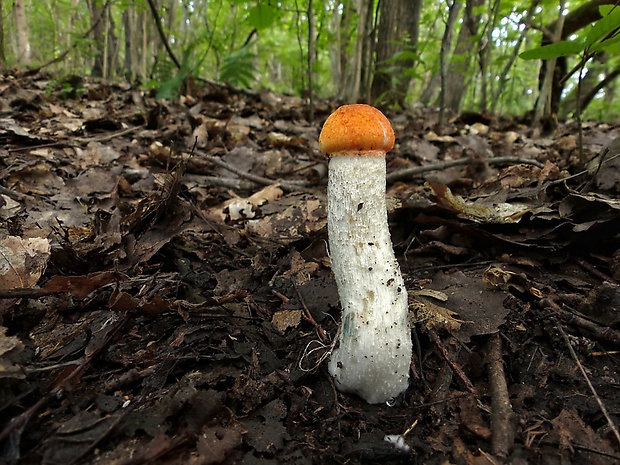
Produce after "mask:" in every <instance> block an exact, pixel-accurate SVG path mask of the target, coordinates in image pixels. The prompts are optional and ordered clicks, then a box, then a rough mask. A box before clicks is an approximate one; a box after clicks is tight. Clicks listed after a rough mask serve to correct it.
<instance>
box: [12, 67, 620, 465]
mask: <svg viewBox="0 0 620 465" xmlns="http://www.w3.org/2000/svg"><path fill="white" fill-rule="evenodd" d="M0 82H1V84H0V111H1V112H2V116H1V118H0V142H1V146H0V147H2V148H1V149H0V167H1V171H0V194H1V196H0V297H1V299H0V323H1V325H0V462H2V463H7V464H39V463H44V464H62V465H69V464H80V463H89V464H115V465H120V464H123V465H129V464H209V465H216V464H232V463H237V464H247V465H250V464H265V465H268V464H281V463H290V464H299V465H304V464H345V463H346V464H372V463H381V464H429V465H434V464H436V465H440V464H475V465H480V464H500V463H510V464H515V465H520V464H544V465H555V464H558V465H559V464H562V465H568V464H589V465H597V464H620V445H619V442H618V440H619V437H618V430H617V427H616V425H617V424H618V419H619V418H620V395H619V391H620V365H619V361H620V354H619V352H618V351H619V350H620V288H619V287H618V281H619V280H620V241H619V239H620V237H619V232H620V201H619V200H617V199H618V192H619V191H620V158H619V157H618V155H619V154H620V143H618V142H615V141H617V140H620V139H617V138H618V136H619V135H620V128H619V127H616V126H613V125H608V124H603V123H598V122H585V123H583V125H582V127H583V132H582V133H581V134H580V132H579V127H578V125H577V124H576V123H574V122H566V123H559V124H558V125H557V126H555V127H553V128H550V129H549V128H548V129H549V132H548V133H541V132H540V131H535V130H532V129H531V128H530V127H529V125H527V124H524V123H523V122H520V121H518V120H515V119H514V118H497V119H491V118H489V117H487V116H484V115H476V114H464V115H460V116H459V117H458V118H453V119H450V120H449V122H447V123H446V124H445V125H444V126H442V127H439V126H438V114H437V112H436V110H434V109H432V108H426V107H422V106H419V107H418V106H416V107H413V108H410V109H408V110H407V111H403V110H399V111H393V112H392V111H389V110H388V111H387V112H386V113H387V115H388V117H389V118H390V120H391V121H392V124H393V125H394V128H395V132H396V138H397V144H396V147H395V149H394V150H393V151H392V152H391V153H389V154H388V173H389V176H388V197H389V205H390V227H391V231H392V240H393V243H394V248H395V250H396V254H397V256H398V259H399V262H400V264H401V268H402V271H403V274H404V277H405V282H406V283H407V287H408V291H409V297H410V307H411V321H412V322H413V325H414V341H415V344H414V346H415V351H414V352H415V353H414V357H413V360H412V365H411V384H410V387H409V389H408V390H407V391H406V392H405V393H404V395H402V396H401V398H399V399H396V400H395V402H394V403H393V405H389V406H388V405H369V404H367V403H365V402H364V401H362V400H361V399H359V398H357V397H355V396H353V395H349V394H342V393H340V392H338V391H337V390H336V389H335V386H334V384H333V382H332V379H331V377H330V376H329V374H328V373H327V369H326V359H327V357H328V356H329V351H330V347H331V346H332V344H333V342H334V337H335V335H336V334H337V329H338V324H339V321H340V316H339V313H340V312H339V304H338V295H337V290H336V287H335V283H334V281H333V277H332V275H331V271H330V266H329V257H328V254H327V250H326V239H327V232H326V203H325V186H326V178H327V172H326V171H327V169H326V160H325V158H324V156H323V155H321V154H320V153H319V150H318V145H317V138H318V134H319V131H320V128H321V124H322V123H323V121H324V120H325V118H326V117H327V116H328V115H329V113H330V112H331V111H332V110H333V109H335V107H336V105H335V104H333V103H330V102H315V105H314V109H313V112H314V119H313V122H309V121H311V120H312V118H310V116H311V114H310V113H311V110H310V108H309V107H308V106H307V105H305V104H304V102H303V101H302V100H300V99H297V98H292V97H286V96H278V95H274V94H271V93H262V94H251V93H239V92H233V91H231V90H226V89H224V88H220V87H217V86H215V85H206V87H205V88H203V89H201V90H196V91H193V92H188V93H187V95H185V96H184V97H182V98H181V99H179V100H178V101H175V102H170V101H166V102H164V101H157V100H155V99H154V98H152V97H150V96H148V94H147V93H145V92H143V91H141V90H139V89H136V88H134V87H131V86H129V85H104V84H100V83H97V82H92V81H85V82H82V81H81V80H79V79H73V80H71V79H70V80H67V81H62V80H57V79H52V78H51V77H50V76H47V75H44V74H36V75H30V76H20V77H17V76H16V75H11V74H5V75H4V76H2V79H1V80H0Z"/></svg>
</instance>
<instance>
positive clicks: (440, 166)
mask: <svg viewBox="0 0 620 465" xmlns="http://www.w3.org/2000/svg"><path fill="white" fill-rule="evenodd" d="M485 161H486V162H487V163H488V164H489V165H505V164H508V163H514V164H525V165H534V166H536V167H538V168H543V167H544V166H545V165H544V164H543V163H541V162H539V161H537V160H531V159H529V158H521V157H495V158H488V159H486V160H485ZM468 163H470V160H469V158H459V159H458V160H450V161H440V162H437V163H431V164H428V165H424V166H412V167H411V168H404V169H402V170H398V171H394V172H393V173H390V174H388V175H387V182H388V183H391V182H394V181H400V180H402V179H406V178H411V177H413V176H416V175H418V174H422V173H427V172H429V171H441V170H445V169H447V168H452V167H453V166H461V165H467V164H468Z"/></svg>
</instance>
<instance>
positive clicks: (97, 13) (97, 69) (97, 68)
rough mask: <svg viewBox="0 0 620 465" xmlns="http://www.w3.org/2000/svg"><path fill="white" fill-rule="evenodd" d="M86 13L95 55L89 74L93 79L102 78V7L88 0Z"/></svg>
mask: <svg viewBox="0 0 620 465" xmlns="http://www.w3.org/2000/svg"><path fill="white" fill-rule="evenodd" d="M88 11H89V12H90V22H91V25H93V26H94V28H93V43H94V47H95V53H94V54H93V56H94V60H93V67H92V69H91V71H90V74H91V75H92V76H94V77H103V75H104V68H105V44H106V41H105V38H104V33H105V21H103V19H102V17H101V16H102V15H103V14H104V11H103V7H102V6H101V5H99V2H97V0H88Z"/></svg>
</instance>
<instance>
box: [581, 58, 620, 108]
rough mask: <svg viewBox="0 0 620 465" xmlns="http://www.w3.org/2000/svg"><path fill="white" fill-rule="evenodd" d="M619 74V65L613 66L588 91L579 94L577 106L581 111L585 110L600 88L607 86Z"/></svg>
mask: <svg viewBox="0 0 620 465" xmlns="http://www.w3.org/2000/svg"><path fill="white" fill-rule="evenodd" d="M618 76H620V67H617V68H615V69H614V70H613V71H611V72H610V73H607V75H606V76H605V77H604V78H603V79H602V80H601V81H600V82H599V83H598V84H596V85H595V86H594V87H593V88H592V89H590V91H589V92H586V93H584V94H583V95H582V96H581V99H580V104H579V108H580V110H581V111H583V110H585V109H586V108H587V107H588V105H590V103H591V102H592V100H594V97H596V94H597V93H598V92H599V91H600V90H601V89H604V88H605V87H607V86H608V85H609V84H610V83H611V82H612V81H613V80H614V79H616V78H617V77H618Z"/></svg>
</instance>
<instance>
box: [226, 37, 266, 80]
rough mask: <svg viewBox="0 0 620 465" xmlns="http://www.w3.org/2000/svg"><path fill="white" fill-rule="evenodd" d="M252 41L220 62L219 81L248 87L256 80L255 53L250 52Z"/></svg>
mask: <svg viewBox="0 0 620 465" xmlns="http://www.w3.org/2000/svg"><path fill="white" fill-rule="evenodd" d="M252 46H253V44H252V43H249V44H246V45H244V46H243V47H241V48H240V49H239V50H237V51H236V52H233V53H231V54H230V55H228V56H227V57H226V58H224V60H223V62H222V66H221V68H220V81H222V82H226V83H228V84H230V85H233V86H242V87H246V88H249V87H250V86H251V84H252V83H253V82H254V81H255V80H256V71H257V70H256V66H255V65H254V60H256V54H254V53H253V52H252Z"/></svg>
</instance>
